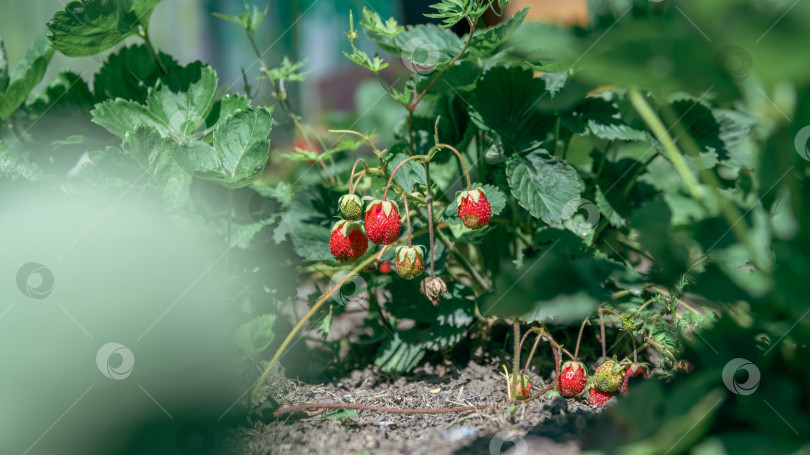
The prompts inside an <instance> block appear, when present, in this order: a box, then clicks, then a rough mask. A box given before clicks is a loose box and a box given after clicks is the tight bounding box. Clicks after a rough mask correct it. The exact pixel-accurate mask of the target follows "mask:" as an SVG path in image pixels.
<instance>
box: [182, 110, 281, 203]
mask: <svg viewBox="0 0 810 455" xmlns="http://www.w3.org/2000/svg"><path fill="white" fill-rule="evenodd" d="M272 126H273V120H272V118H271V117H270V112H269V111H268V110H267V109H264V108H258V109H255V110H245V111H239V112H237V113H236V114H233V115H231V116H229V117H228V118H226V119H225V120H223V121H222V122H221V123H219V124H218V125H217V127H216V129H215V130H214V146H213V147H211V146H208V145H204V144H198V145H194V146H191V147H179V148H176V149H175V153H174V158H175V160H177V162H178V163H179V164H180V165H181V166H182V167H183V168H184V169H185V170H186V171H188V172H190V173H191V174H192V175H194V176H195V177H199V178H201V179H204V180H214V181H216V182H218V183H219V184H221V185H223V186H225V187H227V188H241V187H243V186H247V185H250V184H251V183H253V181H254V180H256V179H257V178H258V177H259V175H260V174H261V173H262V171H263V170H264V166H265V165H266V164H267V159H268V158H269V156H270V141H269V140H268V139H267V136H268V135H269V134H270V129H271V128H272Z"/></svg>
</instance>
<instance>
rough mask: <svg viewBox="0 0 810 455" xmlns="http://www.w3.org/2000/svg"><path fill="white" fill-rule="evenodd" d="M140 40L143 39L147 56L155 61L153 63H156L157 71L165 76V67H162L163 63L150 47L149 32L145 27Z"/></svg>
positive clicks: (152, 47)
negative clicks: (147, 52) (147, 51)
mask: <svg viewBox="0 0 810 455" xmlns="http://www.w3.org/2000/svg"><path fill="white" fill-rule="evenodd" d="M141 38H143V41H144V43H145V44H146V48H147V49H148V50H149V54H150V55H151V56H152V58H153V59H155V63H157V66H158V69H159V70H160V74H166V67H165V66H163V62H161V61H160V56H159V55H158V53H157V52H156V51H155V48H154V46H152V40H150V39H149V30H148V29H147V28H146V26H144V27H143V33H141Z"/></svg>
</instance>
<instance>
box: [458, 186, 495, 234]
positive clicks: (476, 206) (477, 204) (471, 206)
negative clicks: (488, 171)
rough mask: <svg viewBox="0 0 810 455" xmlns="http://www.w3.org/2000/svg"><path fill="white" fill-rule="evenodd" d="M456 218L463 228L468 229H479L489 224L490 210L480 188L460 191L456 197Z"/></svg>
mask: <svg viewBox="0 0 810 455" xmlns="http://www.w3.org/2000/svg"><path fill="white" fill-rule="evenodd" d="M456 203H457V204H458V217H459V218H461V222H462V223H464V226H467V227H468V228H470V229H481V228H483V227H484V226H486V225H487V224H489V218H490V217H491V216H492V208H491V207H490V205H489V200H488V199H487V195H486V194H484V190H483V189H482V188H477V189H474V190H470V191H462V192H460V193H459V194H458V196H456Z"/></svg>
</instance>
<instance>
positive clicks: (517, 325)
mask: <svg viewBox="0 0 810 455" xmlns="http://www.w3.org/2000/svg"><path fill="white" fill-rule="evenodd" d="M513 325H514V328H515V356H514V358H513V359H512V386H511V387H512V393H511V394H510V398H511V399H512V400H514V397H516V396H517V385H518V370H519V369H520V323H519V322H518V321H517V320H515V322H514V324H513Z"/></svg>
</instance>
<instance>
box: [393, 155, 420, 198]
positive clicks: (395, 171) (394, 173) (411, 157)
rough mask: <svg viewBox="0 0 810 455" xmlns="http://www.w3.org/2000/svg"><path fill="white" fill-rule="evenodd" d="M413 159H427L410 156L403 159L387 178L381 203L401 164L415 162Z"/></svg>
mask: <svg viewBox="0 0 810 455" xmlns="http://www.w3.org/2000/svg"><path fill="white" fill-rule="evenodd" d="M415 159H427V156H425V155H414V156H410V157H408V158H405V159H404V160H402V162H401V163H399V164H398V165H397V167H395V168H394V172H392V173H391V176H390V177H388V184H387V185H385V191H384V192H383V198H382V200H383V202H385V198H387V197H388V189H389V188H391V183H392V182H393V181H394V176H395V175H397V171H399V169H400V168H401V167H402V165H403V164H405V163H407V162H408V161H410V160H415ZM425 167H427V163H425Z"/></svg>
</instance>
